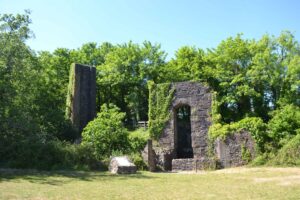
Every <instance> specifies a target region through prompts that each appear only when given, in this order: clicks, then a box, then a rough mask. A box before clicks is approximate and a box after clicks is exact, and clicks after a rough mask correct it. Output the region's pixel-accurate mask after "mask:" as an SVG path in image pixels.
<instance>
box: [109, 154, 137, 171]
mask: <svg viewBox="0 0 300 200" xmlns="http://www.w3.org/2000/svg"><path fill="white" fill-rule="evenodd" d="M136 170H137V167H136V166H135V165H134V164H133V163H132V162H131V161H130V160H129V159H128V157H127V156H121V157H113V158H112V159H111V161H110V164H109V171H110V172H111V173H113V174H134V173H136Z"/></svg>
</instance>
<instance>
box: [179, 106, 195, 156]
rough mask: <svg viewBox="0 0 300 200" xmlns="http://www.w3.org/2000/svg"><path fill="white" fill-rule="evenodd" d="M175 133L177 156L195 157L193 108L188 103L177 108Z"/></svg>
mask: <svg viewBox="0 0 300 200" xmlns="http://www.w3.org/2000/svg"><path fill="white" fill-rule="evenodd" d="M175 131H176V132H177V133H175V134H176V135H177V149H176V151H177V152H176V154H177V158H193V148H192V138H191V108H190V106H188V105H183V106H180V107H179V108H177V109H176V123H175Z"/></svg>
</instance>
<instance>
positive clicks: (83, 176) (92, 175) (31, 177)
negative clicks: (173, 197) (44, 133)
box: [0, 169, 157, 186]
mask: <svg viewBox="0 0 300 200" xmlns="http://www.w3.org/2000/svg"><path fill="white" fill-rule="evenodd" d="M153 178H157V177H154V176H151V175H145V174H143V173H141V172H137V173H136V174H121V175H114V174H110V173H109V172H99V171H64V170H61V171H39V170H30V169H26V170H24V169H0V183H1V182H5V181H11V182H19V181H22V180H25V181H29V182H31V183H37V184H48V185H57V186H58V185H63V184H66V183H69V182H73V181H111V180H120V181H123V180H129V179H153Z"/></svg>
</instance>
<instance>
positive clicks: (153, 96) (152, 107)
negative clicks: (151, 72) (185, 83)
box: [148, 81, 175, 139]
mask: <svg viewBox="0 0 300 200" xmlns="http://www.w3.org/2000/svg"><path fill="white" fill-rule="evenodd" d="M148 88H149V133H150V137H151V138H153V139H158V138H159V136H160V135H161V134H162V132H163V129H164V127H165V124H166V123H167V121H168V120H169V119H170V105H171V103H172V100H173V96H174V92H175V88H172V85H171V83H163V84H155V83H154V82H152V81H149V82H148Z"/></svg>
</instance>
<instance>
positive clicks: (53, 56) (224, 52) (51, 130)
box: [0, 11, 300, 168]
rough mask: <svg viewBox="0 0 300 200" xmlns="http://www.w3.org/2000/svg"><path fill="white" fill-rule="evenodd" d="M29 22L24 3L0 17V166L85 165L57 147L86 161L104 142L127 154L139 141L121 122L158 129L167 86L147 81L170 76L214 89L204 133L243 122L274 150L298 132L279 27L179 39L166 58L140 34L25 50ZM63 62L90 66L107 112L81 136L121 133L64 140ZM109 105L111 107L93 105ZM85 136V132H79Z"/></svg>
mask: <svg viewBox="0 0 300 200" xmlns="http://www.w3.org/2000/svg"><path fill="white" fill-rule="evenodd" d="M30 23H31V20H30V13H29V12H28V11H26V12H25V13H24V14H16V15H12V14H1V15H0V164H1V165H6V166H19V167H26V166H27V167H41V166H39V165H43V166H47V168H51V166H54V165H55V163H61V162H62V161H63V160H65V159H66V160H73V161H74V160H77V161H74V162H73V161H72V162H68V163H69V164H61V165H66V166H71V165H77V164H78V163H79V164H81V165H85V164H86V163H87V164H88V163H90V161H86V160H84V159H81V158H80V159H73V158H72V159H71V158H70V159H69V157H72V156H69V155H71V154H69V153H67V152H73V153H72V155H74V156H75V154H76V155H80V154H81V155H86V156H87V155H90V159H89V160H96V159H95V157H93V156H96V155H97V156H98V158H100V157H102V154H103V155H108V154H110V153H112V151H113V150H114V149H116V150H122V151H123V149H130V150H129V151H131V152H132V153H133V154H135V155H136V152H137V151H139V150H137V149H140V146H142V144H140V143H143V142H145V141H146V140H140V142H138V139H136V138H135V139H132V138H131V139H130V137H127V136H126V137H125V135H126V134H127V133H126V132H127V131H126V129H125V127H126V128H129V129H132V128H134V127H135V126H136V123H137V121H139V120H148V119H149V121H150V124H152V125H154V126H151V127H154V129H151V130H150V135H151V137H154V138H155V137H158V136H159V134H160V132H161V130H162V126H163V124H164V122H165V121H166V119H167V118H168V115H167V109H168V105H169V103H170V101H171V98H172V95H171V94H172V91H170V90H169V89H170V87H169V84H163V85H164V86H162V87H163V88H161V89H159V88H155V84H158V83H170V82H173V81H189V80H195V81H202V82H207V83H208V85H209V86H210V87H211V88H212V89H213V90H214V91H215V95H214V105H213V112H212V114H213V121H214V123H215V124H214V126H213V127H212V128H211V131H210V132H211V135H212V136H213V137H217V136H222V135H223V136H224V135H225V134H227V133H230V132H232V131H233V130H240V129H248V130H249V131H250V132H251V133H252V134H253V136H254V138H255V139H256V141H257V142H258V146H259V148H260V150H261V151H262V152H273V153H274V152H275V153H276V152H277V151H278V150H279V149H280V148H282V146H284V145H285V144H287V143H288V142H289V141H290V139H291V138H293V137H294V136H295V135H297V134H299V128H300V127H299V126H300V125H299V121H300V117H299V112H300V111H299V106H300V46H299V42H298V41H297V40H296V39H295V37H294V35H293V34H291V33H290V32H288V31H284V32H282V34H281V35H279V36H278V37H274V36H270V35H264V36H262V38H261V39H259V40H249V39H244V38H243V35H242V34H239V35H237V36H236V37H230V38H228V39H225V40H224V41H222V42H221V43H220V44H219V45H218V46H217V47H216V48H214V49H207V50H202V49H198V48H196V47H189V46H184V47H181V48H180V49H178V50H177V51H176V53H175V56H174V58H171V59H170V60H167V59H166V56H167V54H166V53H165V52H164V51H163V50H162V49H161V46H160V45H159V44H152V43H151V42H149V41H145V42H144V43H143V44H135V43H133V42H128V43H124V44H111V43H107V42H105V43H102V44H97V43H93V42H91V43H86V44H83V45H82V46H81V47H80V48H78V49H66V48H58V49H56V50H54V51H53V52H48V51H41V52H34V51H33V50H31V49H30V48H29V47H28V46H27V45H26V41H27V40H28V39H30V38H32V37H33V33H32V32H31V30H30V28H29V26H30ZM73 62H77V63H82V64H87V65H93V66H95V67H96V68H97V88H98V89H97V112H99V113H102V114H103V115H104V114H105V113H106V114H107V115H108V116H106V118H105V117H104V116H102V114H99V115H101V117H98V118H96V119H95V121H93V122H91V123H90V124H89V125H88V127H87V128H86V130H85V133H84V134H87V133H89V134H88V135H90V136H89V137H92V134H94V133H95V134H96V135H97V134H99V137H100V136H101V137H102V135H101V134H104V135H103V136H105V134H107V135H108V134H109V132H111V133H116V136H117V138H118V137H119V136H120V138H122V137H123V136H124V141H121V140H123V139H120V138H119V139H117V140H114V139H115V138H106V139H107V140H105V141H106V142H105V143H101V144H100V143H99V144H97V145H96V146H97V148H96V146H94V148H92V150H91V149H89V147H87V146H86V148H83V147H81V145H79V147H73V145H72V144H71V143H72V142H74V140H75V139H76V138H78V135H77V134H76V132H75V131H74V130H73V129H72V127H71V126H70V123H69V122H68V120H66V118H65V111H66V95H67V90H68V82H69V70H70V66H71V63H73ZM148 82H149V85H150V90H152V91H154V90H155V91H156V92H151V91H150V97H149V98H148V93H149V91H148V86H147V83H148ZM154 94H158V95H157V96H155V97H154ZM149 101H150V104H149V106H150V107H151V105H152V104H153V103H158V104H159V105H160V110H159V111H151V112H149V109H148V108H149V106H148V103H149ZM111 103H113V104H115V105H116V106H117V107H118V108H119V110H117V109H116V108H115V107H112V108H108V107H107V106H102V105H103V104H106V105H109V104H111ZM111 109H112V110H114V111H111ZM150 110H151V109H150ZM148 112H149V113H148ZM121 113H124V114H121ZM106 114H105V115H106ZM102 117H103V119H102ZM111 118H112V119H111ZM98 121H99V124H97V122H98ZM123 124H124V126H123ZM110 126H111V127H110ZM113 127H115V129H114V130H111V129H110V128H113ZM96 129H99V130H101V129H103V131H102V130H101V131H102V132H99V131H98V130H96ZM105 131H106V132H105ZM123 134H124V135H123ZM96 135H95V136H96ZM107 135H106V136H107ZM121 136H122V137H121ZM85 138H88V137H87V136H86V137H85ZM125 138H126V139H125ZM101 139H102V138H101ZM89 140H90V141H91V140H92V138H90V139H84V141H89ZM127 140H128V141H129V142H127ZM100 141H101V140H100ZM115 141H117V144H116V146H115V145H114V147H112V144H111V142H115ZM94 142H95V141H94ZM119 142H120V143H119ZM137 146H138V147H137ZM109 147H112V149H108V148H109ZM80 148H82V149H80ZM39 149H40V150H39ZM43 149H44V150H43ZM72 149H76V150H74V151H73V150H72ZM77 149H79V150H77ZM77 151H79V152H81V153H77ZM90 151H94V154H90ZM96 151H97V152H98V153H97V154H96V153H95V152H96ZM38 152H40V153H38ZM51 152H52V153H51ZM62 152H66V154H65V153H62ZM99 155H101V156H99ZM137 157H138V156H137ZM33 159H38V160H39V162H40V163H38V162H35V161H32V162H31V163H32V164H31V165H28V161H29V160H33ZM138 159H140V157H138ZM78 160H79V161H78ZM56 161H57V162H56ZM60 161H61V162H60ZM41 168H43V167H41Z"/></svg>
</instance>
